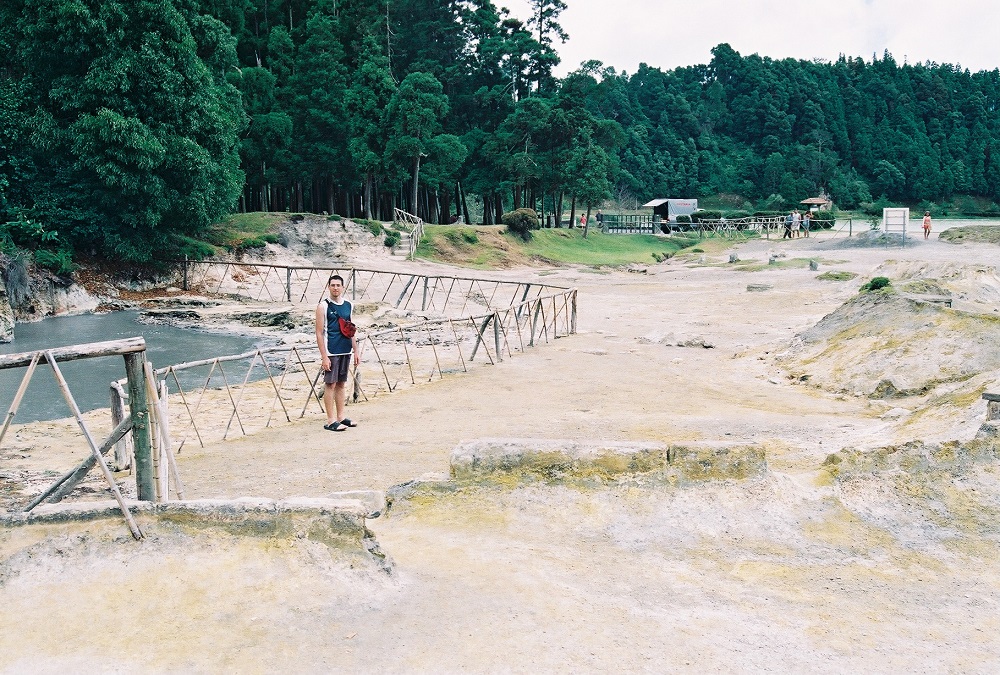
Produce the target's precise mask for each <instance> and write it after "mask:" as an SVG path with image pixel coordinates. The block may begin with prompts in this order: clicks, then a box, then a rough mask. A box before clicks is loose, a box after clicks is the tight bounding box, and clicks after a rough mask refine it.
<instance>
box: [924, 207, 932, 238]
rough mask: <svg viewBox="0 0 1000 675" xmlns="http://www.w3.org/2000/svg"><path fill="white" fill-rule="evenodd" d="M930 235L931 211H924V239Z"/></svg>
mask: <svg viewBox="0 0 1000 675" xmlns="http://www.w3.org/2000/svg"><path fill="white" fill-rule="evenodd" d="M930 236H931V212H930V211H924V239H927V238H928V237H930Z"/></svg>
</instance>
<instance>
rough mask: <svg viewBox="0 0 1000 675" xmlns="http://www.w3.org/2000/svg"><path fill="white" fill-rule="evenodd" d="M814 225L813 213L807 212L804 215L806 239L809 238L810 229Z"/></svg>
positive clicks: (803, 223)
mask: <svg viewBox="0 0 1000 675" xmlns="http://www.w3.org/2000/svg"><path fill="white" fill-rule="evenodd" d="M811 225H812V212H810V211H806V212H805V213H803V214H802V231H803V232H805V233H806V239H808V238H809V228H810V226H811Z"/></svg>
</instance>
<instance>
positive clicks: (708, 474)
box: [451, 438, 767, 483]
mask: <svg viewBox="0 0 1000 675" xmlns="http://www.w3.org/2000/svg"><path fill="white" fill-rule="evenodd" d="M766 470H767V462H766V458H765V455H764V449H763V448H761V447H759V446H754V445H747V444H740V443H728V442H691V443H677V444H671V445H667V444H663V443H655V442H614V441H612V442H604V443H599V442H595V443H586V442H578V441H569V440H551V439H501V438H483V439H478V440H472V441H462V442H461V443H459V445H458V446H456V447H455V449H454V450H453V451H452V455H451V477H452V478H453V479H455V480H456V481H472V480H478V479H488V478H491V477H493V478H500V477H518V476H523V477H525V478H536V479H543V480H560V479H577V478H598V479H613V478H618V477H623V476H630V475H642V476H646V477H649V478H653V479H658V480H662V481H665V482H671V483H675V482H678V481H698V480H714V479H719V480H727V479H737V480H738V479H744V478H750V477H754V476H759V475H763V473H764V472H765V471H766Z"/></svg>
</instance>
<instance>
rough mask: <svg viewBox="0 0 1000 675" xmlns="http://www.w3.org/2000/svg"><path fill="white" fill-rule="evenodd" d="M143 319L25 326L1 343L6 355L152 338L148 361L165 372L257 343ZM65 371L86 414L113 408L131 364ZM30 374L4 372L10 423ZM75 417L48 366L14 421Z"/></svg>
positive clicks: (85, 365)
mask: <svg viewBox="0 0 1000 675" xmlns="http://www.w3.org/2000/svg"><path fill="white" fill-rule="evenodd" d="M138 316H139V314H138V312H112V313H110V314H84V315H81V316H61V317H53V318H49V319H44V320H42V321H38V322H35V323H19V324H17V326H16V327H15V329H14V341H13V342H11V343H9V344H0V354H14V353H18V352H30V351H34V350H36V349H47V348H51V347H64V346H66V345H73V344H84V343H87V342H102V341H105V340H120V339H123V338H129V337H137V336H142V337H143V338H145V339H146V358H147V359H149V360H150V361H151V362H152V364H153V366H154V367H163V366H168V365H171V364H175V363H183V362H185V361H195V360H200V359H205V358H210V357H213V356H223V355H226V354H240V353H242V352H246V351H249V350H251V349H253V348H254V340H253V339H251V338H248V337H246V336H242V335H232V334H219V333H206V332H200V331H194V330H186V329H183V328H174V327H172V326H159V325H146V324H142V323H139V322H138V320H137V319H138ZM59 369H60V370H61V371H62V373H63V376H64V377H65V378H66V381H67V383H68V384H69V388H70V391H71V392H72V393H73V397H74V398H75V399H76V403H77V405H78V406H80V410H81V411H83V412H86V411H88V410H93V409H95V408H103V407H107V406H108V405H109V403H108V400H109V399H108V385H109V384H110V383H111V381H112V380H117V379H119V378H122V377H125V360H124V359H123V358H122V357H121V356H105V357H101V358H97V359H85V360H80V361H69V362H66V363H60V364H59ZM26 370H27V368H13V369H8V370H0V415H3V416H4V418H5V417H6V414H7V411H8V409H9V408H10V405H11V402H12V401H13V400H14V394H15V393H16V392H17V388H18V385H19V384H20V382H21V378H22V377H23V376H24V372H25V371H26ZM202 378H204V375H202ZM70 415H72V413H71V412H70V409H69V406H68V405H67V404H66V402H65V400H63V397H62V394H61V393H60V391H59V387H58V385H57V384H56V380H55V377H53V373H52V369H51V368H49V367H48V365H45V364H44V362H43V363H41V364H39V366H38V367H37V368H36V369H35V374H34V376H33V377H32V378H31V384H30V385H29V386H28V390H27V392H26V393H25V396H24V399H22V401H21V405H20V407H19V408H18V412H17V415H15V417H14V422H15V423H18V422H34V421H38V420H50V419H58V418H61V417H69V416H70Z"/></svg>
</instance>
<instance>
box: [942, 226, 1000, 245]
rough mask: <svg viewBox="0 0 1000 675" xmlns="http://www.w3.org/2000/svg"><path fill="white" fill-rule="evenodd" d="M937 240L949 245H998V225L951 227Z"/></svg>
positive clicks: (999, 241)
mask: <svg viewBox="0 0 1000 675" xmlns="http://www.w3.org/2000/svg"><path fill="white" fill-rule="evenodd" d="M938 239H940V240H941V241H947V242H949V243H951V244H964V243H977V244H978V243H986V244H1000V225H972V226H968V227H951V228H948V229H947V230H945V231H944V232H942V233H941V234H940V235H939V236H938Z"/></svg>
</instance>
